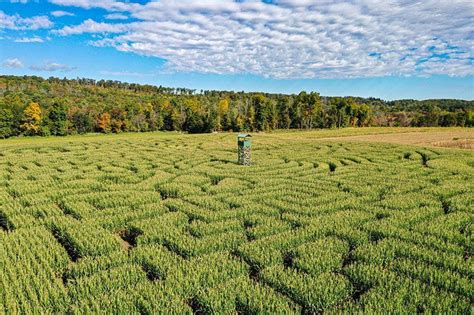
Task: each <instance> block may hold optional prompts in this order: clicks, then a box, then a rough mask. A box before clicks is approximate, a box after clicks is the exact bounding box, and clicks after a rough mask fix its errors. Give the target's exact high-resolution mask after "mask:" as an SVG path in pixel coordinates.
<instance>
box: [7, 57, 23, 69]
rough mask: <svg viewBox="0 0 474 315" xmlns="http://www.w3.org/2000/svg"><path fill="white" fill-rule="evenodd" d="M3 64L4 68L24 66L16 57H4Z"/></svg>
mask: <svg viewBox="0 0 474 315" xmlns="http://www.w3.org/2000/svg"><path fill="white" fill-rule="evenodd" d="M3 66H4V67H5V68H23V67H24V65H23V62H21V60H20V59H18V58H11V59H6V60H5V61H4V62H3Z"/></svg>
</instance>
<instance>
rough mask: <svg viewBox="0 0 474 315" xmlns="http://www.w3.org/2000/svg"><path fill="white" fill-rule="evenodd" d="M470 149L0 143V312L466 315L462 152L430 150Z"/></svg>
mask: <svg viewBox="0 0 474 315" xmlns="http://www.w3.org/2000/svg"><path fill="white" fill-rule="evenodd" d="M381 134H383V135H381ZM358 137H359V138H358ZM472 138H473V131H472V130H470V129H430V128H424V129H406V128H398V129H397V128H391V129H384V128H365V129H343V130H339V131H333V130H324V131H308V132H275V133H268V134H265V133H257V134H254V135H253V138H252V139H253V148H252V162H253V165H252V166H250V167H245V166H240V165H237V164H236V160H237V153H236V148H237V145H236V144H237V141H236V134H228V133H226V134H206V135H184V134H177V133H150V134H123V135H109V136H94V135H92V136H74V137H67V138H47V139H38V138H36V139H31V138H30V139H9V140H3V141H0V314H1V313H6V314H15V313H25V314H30V313H70V314H75V313H78V314H79V313H80V314H84V313H120V314H138V313H140V314H153V313H166V314H192V313H201V314H202V313H204V314H235V313H244V314H300V313H305V314H308V313H309V314H312V313H322V312H323V313H340V312H349V313H357V312H358V313H360V312H363V313H374V312H377V313H387V312H392V313H417V312H428V313H433V312H434V313H456V314H470V313H471V307H472V303H473V302H474V286H473V284H472V283H473V277H474V263H473V262H474V261H473V257H472V255H473V247H474V244H473V235H472V234H473V229H474V227H473V224H472V223H473V219H474V211H473V204H474V180H473V178H474V151H473V150H471V149H469V147H467V149H459V148H445V147H442V146H439V143H440V142H443V141H451V142H453V141H454V142H456V141H460V140H463V141H467V142H469V141H471V140H469V139H472ZM397 139H398V141H397ZM409 139H423V140H421V141H410V140H409ZM446 146H450V147H451V146H453V145H446ZM454 147H466V146H462V145H455V146H454Z"/></svg>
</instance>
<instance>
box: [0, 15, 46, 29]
mask: <svg viewBox="0 0 474 315" xmlns="http://www.w3.org/2000/svg"><path fill="white" fill-rule="evenodd" d="M52 26H53V22H51V20H50V19H49V17H47V16H33V17H30V18H23V17H21V16H19V15H18V14H15V15H8V14H5V13H4V12H3V11H0V29H9V30H39V29H42V28H50V27H52Z"/></svg>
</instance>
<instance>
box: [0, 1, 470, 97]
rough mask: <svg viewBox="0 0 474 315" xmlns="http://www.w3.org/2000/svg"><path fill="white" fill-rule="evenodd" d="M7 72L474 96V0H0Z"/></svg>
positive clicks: (1, 52)
mask: <svg viewBox="0 0 474 315" xmlns="http://www.w3.org/2000/svg"><path fill="white" fill-rule="evenodd" d="M0 74H7V75H38V76H42V77H50V76H55V77H67V78H76V77H85V78H93V79H110V80H120V81H126V82H135V83H147V84H153V85H162V86H167V87H186V88H191V89H197V90H200V89H208V90H234V91H262V92H270V93H299V92H300V91H302V90H305V91H316V92H319V93H321V95H326V96H348V95H351V96H363V97H378V98H382V99H386V100H393V99H406V98H413V99H430V98H457V99H468V100H472V99H474V1H472V0H450V1H446V0H423V1H415V0H348V1H339V0H334V1H329V0H273V1H270V0H267V1H246V0H240V1H231V0H201V1H189V0H160V1H147V0H135V1H131V0H130V1H119V0H0Z"/></svg>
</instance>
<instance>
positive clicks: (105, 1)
mask: <svg viewBox="0 0 474 315" xmlns="http://www.w3.org/2000/svg"><path fill="white" fill-rule="evenodd" d="M49 2H51V3H53V4H56V5H62V6H73V7H78V8H83V9H91V8H101V9H105V10H113V11H122V12H124V11H131V10H136V9H139V8H140V7H141V5H140V4H137V3H129V2H121V1H115V0H50V1H49Z"/></svg>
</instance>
